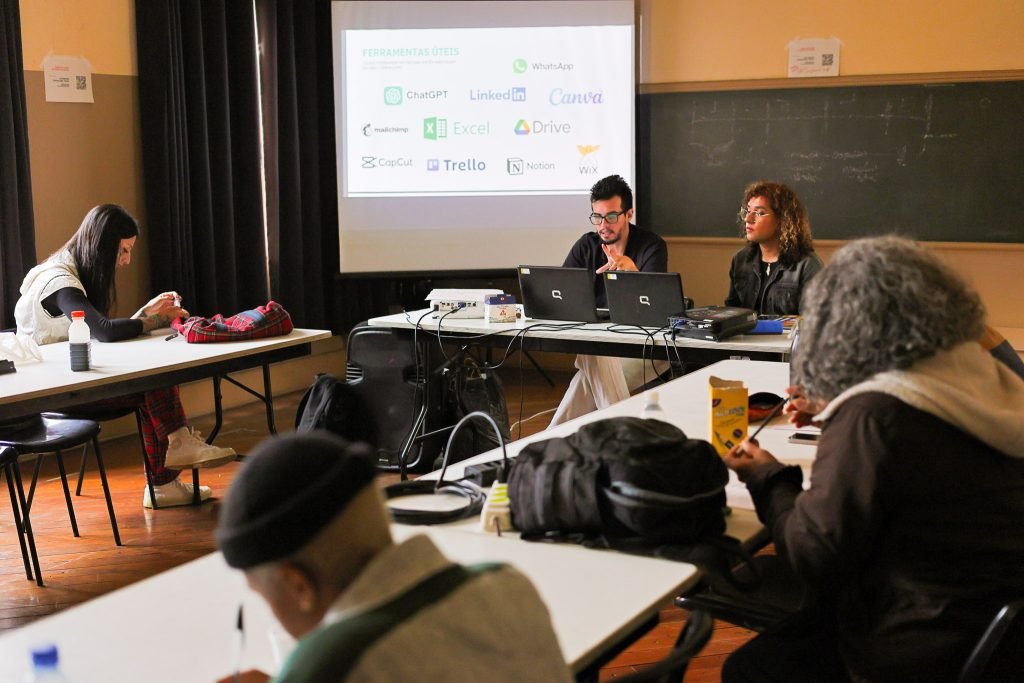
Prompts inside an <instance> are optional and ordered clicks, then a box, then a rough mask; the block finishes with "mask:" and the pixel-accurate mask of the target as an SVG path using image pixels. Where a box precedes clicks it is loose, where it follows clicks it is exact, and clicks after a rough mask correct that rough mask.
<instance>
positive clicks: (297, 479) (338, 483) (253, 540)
mask: <svg viewBox="0 0 1024 683" xmlns="http://www.w3.org/2000/svg"><path fill="white" fill-rule="evenodd" d="M375 460H376V458H375V456H374V452H373V449H372V448H371V447H370V446H369V445H368V444H365V443H348V442H347V441H345V440H344V439H342V438H340V437H338V436H335V435H333V434H330V433H328V432H311V433H302V434H288V435H286V436H280V437H271V438H269V439H267V440H265V441H263V442H262V443H260V445H259V446H257V447H256V448H255V449H253V451H252V454H251V455H250V456H249V458H248V459H247V461H246V463H245V465H244V466H243V467H242V469H241V471H239V473H238V476H236V477H235V480H234V481H233V482H232V483H231V488H230V489H229V490H228V495H227V500H226V501H225V502H224V506H223V508H222V509H221V512H220V519H218V520H217V532H216V536H217V544H218V545H219V546H220V549H221V551H222V552H223V553H224V559H226V560H227V563H228V564H229V565H230V566H232V567H235V568H237V569H248V568H250V567H255V566H257V565H260V564H263V563H264V562H272V561H274V560H280V559H283V558H285V557H288V556H289V555H291V554H292V553H294V552H295V551H297V550H298V549H299V548H301V547H302V546H304V545H306V543H308V542H309V541H311V540H312V539H313V537H314V536H316V535H317V533H319V532H320V531H321V530H323V529H324V528H325V527H326V526H327V525H328V524H329V523H330V522H331V521H332V520H333V519H334V518H335V517H336V516H338V515H339V514H341V511H342V510H344V509H345V507H346V506H347V505H348V504H349V501H351V500H352V499H353V498H354V497H355V496H356V494H358V493H359V492H360V491H361V490H362V489H363V487H365V486H366V485H367V484H369V483H370V482H372V481H373V477H374V474H375V471H376V468H375Z"/></svg>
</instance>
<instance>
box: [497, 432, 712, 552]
mask: <svg viewBox="0 0 1024 683" xmlns="http://www.w3.org/2000/svg"><path fill="white" fill-rule="evenodd" d="M728 482H729V473H728V470H727V469H726V467H725V464H724V463H723V462H722V458H721V457H720V456H719V455H718V453H716V452H715V449H714V447H712V446H711V444H710V443H708V442H707V441H703V440H700V439H689V438H687V437H686V435H685V434H684V433H683V432H682V431H681V430H679V429H678V428H676V427H674V426H673V425H670V424H668V423H667V422H661V421H660V420H645V419H641V418H636V417H617V418H610V419H606V420H599V421H597V422H591V423H590V424H587V425H584V426H583V427H580V429H579V431H577V432H576V433H575V434H571V435H570V436H567V437H565V438H555V439H548V440H546V441H536V442H534V443H531V444H529V445H527V446H526V447H525V448H523V450H522V451H520V452H519V455H518V456H517V457H516V459H515V461H514V464H513V465H512V471H511V474H510V477H509V485H508V492H509V498H510V499H511V504H512V518H513V522H514V523H515V525H516V527H517V528H518V529H519V530H520V531H522V532H523V535H524V537H525V538H530V537H537V536H543V535H545V534H551V533H555V534H558V535H563V536H564V535H566V534H574V535H577V536H579V537H580V539H578V540H582V539H585V538H586V537H591V538H594V537H602V536H603V537H604V538H605V539H619V540H635V541H638V542H641V543H643V544H649V545H660V544H685V543H691V542H694V541H697V540H699V539H705V538H709V537H715V536H720V535H721V534H722V533H723V532H724V531H725V515H724V512H723V509H724V507H725V486H726V484H727V483H728Z"/></svg>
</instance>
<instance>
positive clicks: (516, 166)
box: [505, 157, 523, 175]
mask: <svg viewBox="0 0 1024 683" xmlns="http://www.w3.org/2000/svg"><path fill="white" fill-rule="evenodd" d="M505 172H506V173H508V174H509V175H523V160H522V159H520V158H519V157H509V158H508V159H505Z"/></svg>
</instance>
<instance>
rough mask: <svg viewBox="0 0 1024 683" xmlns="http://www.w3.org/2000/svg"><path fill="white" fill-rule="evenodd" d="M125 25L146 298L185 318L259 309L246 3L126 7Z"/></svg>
mask: <svg viewBox="0 0 1024 683" xmlns="http://www.w3.org/2000/svg"><path fill="white" fill-rule="evenodd" d="M135 20H136V34H137V43H138V62H139V109H140V116H141V129H142V160H143V173H144V179H145V190H146V216H145V222H144V225H143V226H142V229H143V239H144V240H146V241H147V242H148V244H149V253H150V255H151V261H152V266H151V271H152V285H153V289H154V291H155V292H160V291H166V290H171V289H175V290H177V291H178V292H180V293H181V294H182V296H183V297H184V304H185V307H186V308H188V309H189V312H191V313H192V314H194V315H206V316H209V315H212V314H213V313H217V312H222V313H224V314H225V315H228V314H232V313H236V312H237V311H239V310H243V309H247V308H252V307H254V306H256V305H258V304H261V303H266V301H267V299H268V298H269V297H270V292H269V289H268V282H267V266H266V261H267V252H266V240H265V231H264V225H263V186H262V181H261V169H260V110H259V90H258V78H259V73H258V63H257V62H258V60H257V55H256V29H255V23H254V22H255V17H254V15H253V4H252V0H136V2H135ZM281 303H282V304H284V306H285V307H286V308H289V309H290V308H291V306H290V305H289V302H288V301H286V300H283V298H282V301H281Z"/></svg>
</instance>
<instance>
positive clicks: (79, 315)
mask: <svg viewBox="0 0 1024 683" xmlns="http://www.w3.org/2000/svg"><path fill="white" fill-rule="evenodd" d="M71 317H72V318H84V317H85V311H71Z"/></svg>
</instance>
